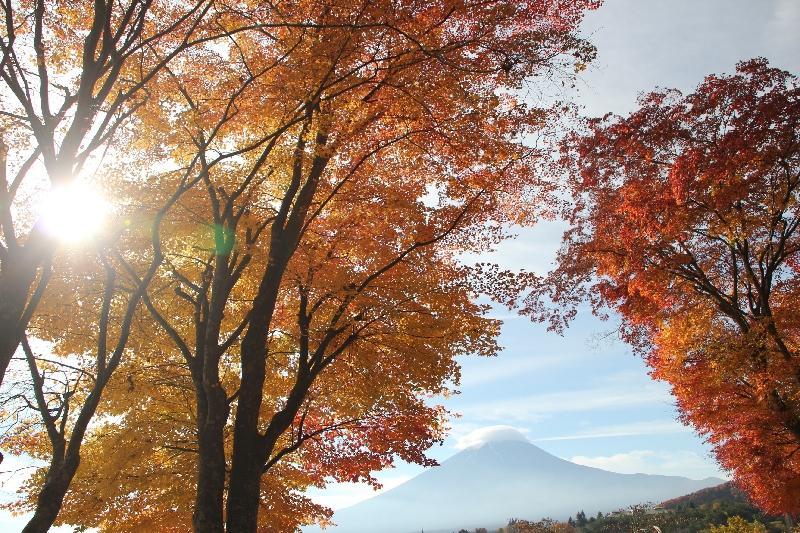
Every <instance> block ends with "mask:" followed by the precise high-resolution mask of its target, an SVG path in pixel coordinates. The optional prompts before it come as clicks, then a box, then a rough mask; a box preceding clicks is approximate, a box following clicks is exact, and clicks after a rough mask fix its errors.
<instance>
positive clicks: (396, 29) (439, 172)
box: [31, 0, 597, 531]
mask: <svg viewBox="0 0 800 533" xmlns="http://www.w3.org/2000/svg"><path fill="white" fill-rule="evenodd" d="M596 5H597V2H593V1H589V0H587V1H579V2H575V1H564V0H530V1H525V2H506V1H501V0H497V1H491V2H481V3H471V2H460V1H450V0H441V1H435V2H413V1H410V2H401V3H397V2H391V3H390V2H378V3H374V2H350V1H348V2H326V3H319V2H314V1H310V2H295V3H292V4H291V5H286V6H272V5H269V4H256V5H252V6H250V5H247V4H243V5H242V6H240V7H241V8H240V9H236V10H234V9H230V10H229V11H227V12H226V13H225V16H222V17H219V18H217V19H216V20H215V21H216V24H217V25H218V26H219V29H220V31H221V32H224V33H225V34H226V35H227V36H228V37H229V38H228V39H226V40H225V41H224V42H223V41H220V42H218V43H216V44H215V45H214V46H208V47H204V48H203V49H202V53H201V54H200V53H198V55H197V56H196V57H193V60H192V61H176V62H172V63H170V64H169V65H168V68H165V76H163V77H162V79H161V83H160V85H159V91H158V92H157V93H155V92H151V94H150V98H148V99H147V100H146V101H145V102H144V103H143V104H142V106H141V108H140V109H139V110H137V112H136V116H138V117H141V121H140V126H141V136H142V139H140V142H141V143H143V144H145V145H148V144H150V145H152V146H153V147H154V150H155V148H156V147H157V148H158V149H159V150H160V152H159V153H161V154H165V155H166V156H167V159H168V160H169V162H170V163H171V164H172V165H174V166H177V167H179V168H181V169H186V170H187V171H188V172H189V173H190V174H191V175H192V176H194V177H195V178H196V179H197V180H198V183H199V185H200V186H198V187H195V188H193V189H192V190H191V191H187V192H186V194H183V195H182V196H181V199H180V200H179V201H178V203H177V205H176V208H175V209H173V210H171V212H170V214H169V215H167V216H166V217H165V219H164V221H163V228H162V231H161V238H160V239H159V242H158V247H159V249H161V250H162V251H163V254H164V264H165V268H164V269H163V270H162V271H160V272H158V273H157V274H156V275H154V278H153V281H152V283H151V284H150V286H149V288H148V290H147V294H145V295H144V296H143V301H144V304H145V307H146V310H147V314H146V315H145V314H141V315H137V320H136V321H135V323H134V326H132V328H133V333H132V334H131V339H130V340H129V348H130V351H131V357H130V358H129V361H128V366H127V367H126V370H127V372H123V373H117V374H116V376H117V377H116V378H112V381H111V382H110V383H109V386H110V387H112V391H111V393H110V394H109V395H108V403H107V404H105V405H104V406H103V409H104V413H108V414H109V415H112V416H108V417H106V418H105V419H104V420H103V426H102V430H101V429H100V428H98V430H97V431H95V432H90V435H89V437H90V442H88V443H87V447H88V448H87V449H91V450H92V454H91V456H90V458H91V462H90V463H86V462H84V463H82V467H81V470H79V472H78V476H77V478H76V480H75V482H76V483H77V484H78V486H79V487H80V491H76V492H75V493H73V494H72V495H68V496H67V500H66V502H67V508H66V509H65V514H64V515H63V516H65V517H68V519H69V520H70V521H75V522H77V523H80V524H83V525H89V526H99V527H102V528H103V529H106V530H114V531H121V530H123V529H124V528H130V529H131V530H133V529H136V527H157V528H159V529H162V530H167V529H168V528H175V529H176V530H185V529H186V528H187V527H188V523H187V521H188V518H189V517H188V513H186V512H185V511H186V501H187V499H193V500H194V502H193V513H192V516H191V521H192V523H193V525H194V528H195V529H196V530H198V531H223V530H227V531H255V530H256V529H257V528H261V529H266V530H270V529H272V530H286V529H290V527H289V526H290V525H291V527H294V526H295V525H296V524H297V523H302V522H304V521H306V522H307V521H310V520H313V519H316V518H318V517H319V513H320V509H319V508H318V507H314V506H313V505H310V502H307V501H305V500H302V499H300V498H295V497H294V494H295V493H294V489H303V488H305V487H307V486H309V485H322V484H324V482H325V480H326V479H328V478H330V477H333V478H334V479H339V480H368V481H369V480H372V478H371V476H370V472H371V471H374V470H376V469H379V468H382V467H385V466H387V465H389V464H391V462H392V461H393V460H394V459H395V458H396V457H401V458H403V459H405V460H408V461H414V462H419V463H423V464H430V461H429V460H428V459H427V458H426V457H425V455H424V451H425V449H426V448H427V447H428V446H430V445H431V444H432V443H433V442H436V441H437V440H440V439H441V438H442V434H443V433H442V431H443V424H444V413H443V412H442V411H441V409H439V408H436V407H431V406H428V405H427V404H426V400H427V399H428V398H429V397H430V396H433V395H438V394H443V393H447V392H448V390H449V383H453V382H454V383H457V382H458V366H457V364H456V363H455V360H454V358H455V356H456V355H459V354H465V353H478V354H491V353H494V350H495V345H494V342H493V338H494V335H495V333H496V326H497V325H496V323H494V322H493V321H490V320H488V319H486V318H484V317H483V313H484V312H485V310H486V309H485V308H484V307H483V306H479V305H476V304H475V303H474V302H473V301H472V298H473V297H474V294H475V292H476V291H477V289H478V288H479V287H481V288H483V287H490V284H487V283H485V281H486V280H479V279H477V277H476V273H478V271H477V270H473V269H469V268H466V267H464V266H462V265H460V264H459V262H458V260H457V258H458V256H459V255H460V254H461V253H463V252H466V251H480V250H483V249H486V248H487V247H488V246H490V245H492V244H493V243H495V242H496V241H497V239H499V238H501V237H502V230H501V227H502V225H503V224H506V223H509V222H515V223H521V224H525V223H530V222H532V221H533V220H534V219H535V217H536V214H537V211H538V208H539V206H538V205H537V200H538V196H537V191H538V187H539V185H540V184H539V182H538V179H537V177H536V175H535V173H534V172H533V165H532V163H533V160H534V159H535V157H536V155H537V153H538V152H537V150H536V148H535V147H530V146H526V145H524V144H523V143H522V142H521V139H523V138H525V137H526V135H527V134H530V133H532V132H535V131H539V130H540V129H541V128H542V127H543V124H544V123H545V122H546V121H547V120H548V112H547V110H543V109H538V108H537V107H535V106H532V105H530V104H526V103H524V102H523V101H522V98H523V97H524V96H523V95H524V89H525V87H526V85H527V83H529V80H530V79H531V78H532V77H534V76H539V77H543V76H547V75H552V74H556V73H560V72H563V70H564V68H567V69H569V68H573V67H574V66H575V63H578V64H582V63H584V62H586V61H588V60H590V59H591V57H592V55H593V50H592V48H591V47H590V46H589V45H587V44H586V43H585V42H583V41H581V40H580V39H578V38H576V37H575V35H574V32H575V29H576V27H577V25H578V23H579V22H580V20H581V17H582V15H583V13H584V11H585V10H586V9H589V8H592V7H595V6H596ZM212 73H213V75H211V74H212ZM150 164H152V163H150ZM126 170H127V172H128V174H129V178H130V181H131V182H132V183H133V184H135V186H141V187H142V189H141V190H142V192H141V196H142V197H145V198H146V197H147V196H148V195H149V194H151V193H153V192H154V191H155V192H157V191H158V190H159V186H160V184H159V183H152V182H148V181H147V180H146V179H145V177H146V175H147V174H148V172H149V171H150V170H151V167H150V166H149V165H148V162H147V161H146V160H142V159H140V160H138V166H136V165H134V166H130V165H129V166H128V167H127V169H126ZM137 174H141V178H140V179H136V175H137ZM148 187H154V188H148ZM123 260H124V255H123V256H121V258H118V261H120V262H121V264H123V267H124V261H123ZM131 266H132V267H133V265H131ZM127 272H128V276H129V277H130V279H133V280H135V279H136V278H137V274H136V269H135V268H130V269H127ZM489 292H492V291H491V290H490V291H489ZM494 296H496V297H498V298H505V297H506V296H507V295H505V294H500V293H497V294H494ZM42 320H46V317H43V318H42ZM43 327H45V326H43ZM74 340H75V344H74V346H73V349H77V347H79V346H80V337H79V336H77V335H76V336H75V339H74ZM84 349H88V348H84ZM155 362H158V364H156V363H155ZM154 368H157V370H154ZM142 378H143V379H142ZM165 390H172V391H174V394H173V395H172V396H164V395H162V394H161V392H162V391H165ZM179 390H182V391H183V392H182V394H181V395H180V396H178V391H179ZM187 391H188V392H189V394H190V396H189V397H187V396H186V393H187ZM134 399H135V401H134ZM137 402H138V403H137ZM141 406H147V408H142V407H141ZM151 422H154V423H153V426H152V427H154V428H158V430H159V431H150V430H149V429H148V430H145V429H144V428H149V427H150V426H149V424H150V423H151ZM110 435H118V436H120V437H121V438H124V439H127V440H124V441H123V442H126V443H129V445H130V446H131V449H130V451H131V453H130V456H131V457H129V458H130V459H131V460H130V461H127V462H122V464H121V463H120V462H116V461H115V462H114V463H108V462H105V461H104V459H103V458H105V457H109V456H114V452H113V451H112V449H111V448H112V447H114V446H116V442H118V441H117V440H115V439H114V438H109V437H108V436H110ZM126 457H128V456H126ZM156 457H157V458H158V460H160V461H164V462H161V463H153V462H150V461H149V460H150V459H153V458H156ZM123 459H125V458H120V459H119V461H122V460H123ZM143 459H144V460H143ZM157 464H168V465H170V471H169V472H170V474H171V476H173V477H172V478H170V476H166V477H165V471H164V470H163V469H161V468H157V467H155V466H154V465H157ZM187 468H196V477H194V481H193V482H192V483H188V482H187V480H188V479H189V477H188V476H187V470H186V469H187ZM172 469H174V470H172ZM110 479H113V481H109V480H110ZM177 479H180V480H181V482H180V483H176V482H175V480H177ZM372 481H373V482H374V480H372ZM36 486H37V485H36V481H35V480H34V481H33V483H32V485H31V487H32V488H33V487H36ZM193 488H194V489H196V494H195V495H191V491H192V489H193ZM99 489H110V490H109V491H108V492H103V493H98V490H99ZM187 491H188V492H189V494H190V495H189V496H188V498H187ZM174 502H178V503H179V504H181V505H183V507H181V506H180V505H178V506H176V505H173V503H174ZM176 507H177V508H178V509H179V511H178V513H183V514H179V516H178V517H175V515H169V514H168V512H169V513H173V512H175V511H174V510H175V509H176ZM97 509H105V510H108V512H107V513H106V512H104V513H102V514H101V513H99V512H98V511H97ZM159 514H160V516H158V515H159ZM167 516H170V519H171V520H175V518H177V519H178V520H181V519H182V520H185V521H182V522H175V521H173V522H172V523H171V524H166V523H165V522H164V520H165V517H167Z"/></svg>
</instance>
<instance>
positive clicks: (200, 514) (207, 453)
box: [192, 385, 228, 533]
mask: <svg viewBox="0 0 800 533" xmlns="http://www.w3.org/2000/svg"><path fill="white" fill-rule="evenodd" d="M197 387H198V402H197V403H198V427H197V430H198V435H197V442H198V458H197V459H198V461H197V494H196V496H195V504H194V513H193V514H192V524H193V525H194V530H195V531H196V532H197V533H222V532H224V531H225V527H224V526H225V521H224V518H223V508H224V505H223V502H224V495H225V435H224V431H225V424H226V422H227V420H228V402H227V398H226V397H225V394H224V393H223V391H222V389H221V388H219V387H218V388H217V389H216V393H212V394H209V395H203V392H201V391H204V389H203V388H201V387H202V385H198V386H197ZM201 395H203V396H204V397H202V398H201V397H200V396H201ZM202 411H204V412H202Z"/></svg>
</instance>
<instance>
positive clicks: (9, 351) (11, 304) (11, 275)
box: [0, 227, 52, 384]
mask: <svg viewBox="0 0 800 533" xmlns="http://www.w3.org/2000/svg"><path fill="white" fill-rule="evenodd" d="M51 248H52V243H51V242H50V241H49V240H48V239H47V238H46V237H45V235H43V234H42V232H41V231H39V230H38V228H36V227H34V229H33V230H32V231H31V234H30V235H29V237H28V240H27V242H26V244H25V246H24V247H21V248H15V249H13V250H8V257H6V258H5V259H4V260H3V263H2V265H0V384H2V383H3V380H4V378H5V374H6V370H7V369H8V365H9V363H10V362H11V358H12V357H14V353H16V351H17V348H19V343H20V342H21V341H22V335H23V333H24V332H25V329H26V328H27V327H28V324H27V320H25V317H24V316H23V315H24V313H25V308H26V306H27V305H29V304H28V297H29V295H30V294H31V286H32V285H33V283H34V281H35V280H36V277H37V275H38V274H39V271H40V267H41V266H42V265H43V264H46V263H47V262H48V261H49V258H50V257H51V254H52V250H51ZM43 275H45V274H44V273H43ZM44 281H47V280H46V279H45V280H44ZM31 303H32V305H33V306H35V305H36V302H31Z"/></svg>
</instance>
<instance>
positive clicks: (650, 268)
mask: <svg viewBox="0 0 800 533" xmlns="http://www.w3.org/2000/svg"><path fill="white" fill-rule="evenodd" d="M585 126H586V129H585V131H582V132H579V133H576V134H574V135H573V136H571V137H570V138H569V139H568V140H567V142H566V143H565V148H564V151H563V157H562V159H561V160H560V165H559V171H562V172H565V173H566V175H567V176H568V179H569V181H568V186H569V187H570V190H571V192H572V194H573V199H574V203H573V204H572V205H570V206H569V207H567V209H566V214H567V216H568V218H569V221H570V223H571V224H572V228H571V229H570V230H569V231H568V232H567V233H566V234H565V236H564V242H563V247H562V250H561V252H560V254H559V263H558V265H559V266H558V268H557V270H555V271H554V272H553V273H551V274H550V276H549V277H548V278H547V279H545V280H539V281H540V283H541V284H540V285H539V286H538V287H537V288H536V290H534V292H533V294H532V295H531V297H530V299H529V301H528V304H529V307H528V311H530V312H531V313H533V314H535V315H537V316H539V317H540V318H550V319H552V320H553V321H552V325H553V326H554V327H556V328H558V327H560V326H562V325H563V324H564V319H565V318H567V319H568V318H569V313H567V315H566V316H565V315H564V313H563V312H560V313H555V314H554V313H550V312H548V310H547V308H546V305H545V302H546V300H547V298H545V295H546V296H549V297H550V298H552V299H553V300H554V301H556V302H558V303H559V304H561V305H562V308H564V309H569V308H572V309H574V306H575V304H577V303H578V302H580V301H582V300H584V299H585V298H589V299H591V301H592V303H593V304H594V307H595V310H596V311H598V312H600V313H602V312H603V309H604V308H605V307H610V308H611V309H614V310H615V311H617V312H618V313H619V315H620V316H621V318H622V333H623V336H624V338H625V339H626V340H628V341H630V342H631V343H633V344H634V345H635V346H636V347H637V348H638V349H639V350H640V351H641V352H642V353H643V354H644V355H645V357H646V360H647V362H648V364H649V365H650V367H651V368H652V375H653V377H654V378H656V379H661V380H665V381H667V382H668V383H669V384H670V385H671V386H672V392H673V394H674V396H675V398H676V399H677V404H678V408H679V410H680V413H681V417H682V419H683V420H684V421H685V422H686V423H687V424H691V425H693V426H694V427H695V428H696V429H697V430H698V431H699V432H700V433H701V434H703V435H705V436H706V437H707V439H708V441H709V442H710V443H712V444H713V446H714V450H715V453H716V456H717V458H718V460H719V462H720V464H721V465H722V466H723V467H724V468H726V469H729V470H731V471H732V472H733V474H734V478H735V481H736V482H737V483H738V484H739V485H741V486H742V487H744V488H745V489H746V490H747V491H748V492H749V494H750V495H751V496H752V498H753V499H754V500H755V501H756V502H757V503H758V504H759V505H761V506H762V507H763V508H764V509H766V510H767V511H769V512H772V513H782V512H792V513H796V512H798V511H800V454H798V453H797V452H798V450H800V403H798V402H799V401H800V396H799V395H800V354H798V341H800V337H799V335H800V330H799V329H798V324H799V323H798V316H799V315H798V307H797V305H798V302H800V293H798V287H800V285H799V284H798V273H799V272H800V270H798V265H799V264H800V263H799V262H798V260H799V259H800V255H798V254H799V252H800V235H798V227H799V226H800V213H798V182H799V181H800V144H798V141H799V140H800V137H799V134H800V89H798V86H797V81H796V78H795V77H794V76H792V75H791V74H789V73H787V72H784V71H781V70H777V69H774V68H770V67H769V66H768V64H767V62H766V61H765V60H762V59H755V60H751V61H747V62H743V63H741V64H739V65H738V67H737V73H736V74H735V75H731V76H709V77H707V78H706V79H705V81H704V82H703V83H702V84H701V85H700V86H699V87H698V88H697V89H696V91H695V92H693V93H691V94H688V95H683V94H681V93H680V92H678V91H675V90H672V91H660V92H655V93H651V94H648V95H646V96H644V97H642V99H641V100H640V107H639V109H638V110H636V111H635V112H633V113H632V114H631V115H629V116H627V117H617V116H612V115H609V116H606V117H604V118H601V119H593V120H589V121H588V122H586V124H585Z"/></svg>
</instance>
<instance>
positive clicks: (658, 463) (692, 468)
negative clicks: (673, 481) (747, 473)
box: [569, 450, 724, 479]
mask: <svg viewBox="0 0 800 533" xmlns="http://www.w3.org/2000/svg"><path fill="white" fill-rule="evenodd" d="M569 460H570V461H572V462H573V463H577V464H579V465H584V466H591V467H594V468H601V469H603V470H609V471H611V472H619V473H620V474H640V473H641V474H660V475H666V476H685V477H689V478H694V479H703V478H707V477H724V474H723V473H722V472H721V471H720V469H719V466H718V465H717V464H716V463H715V462H714V460H713V459H711V458H705V457H702V456H700V455H698V454H697V453H695V452H691V451H684V450H678V451H656V450H632V451H630V452H624V453H616V454H614V455H606V456H603V455H600V456H596V457H587V456H584V455H576V456H574V457H572V458H570V459H569Z"/></svg>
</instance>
